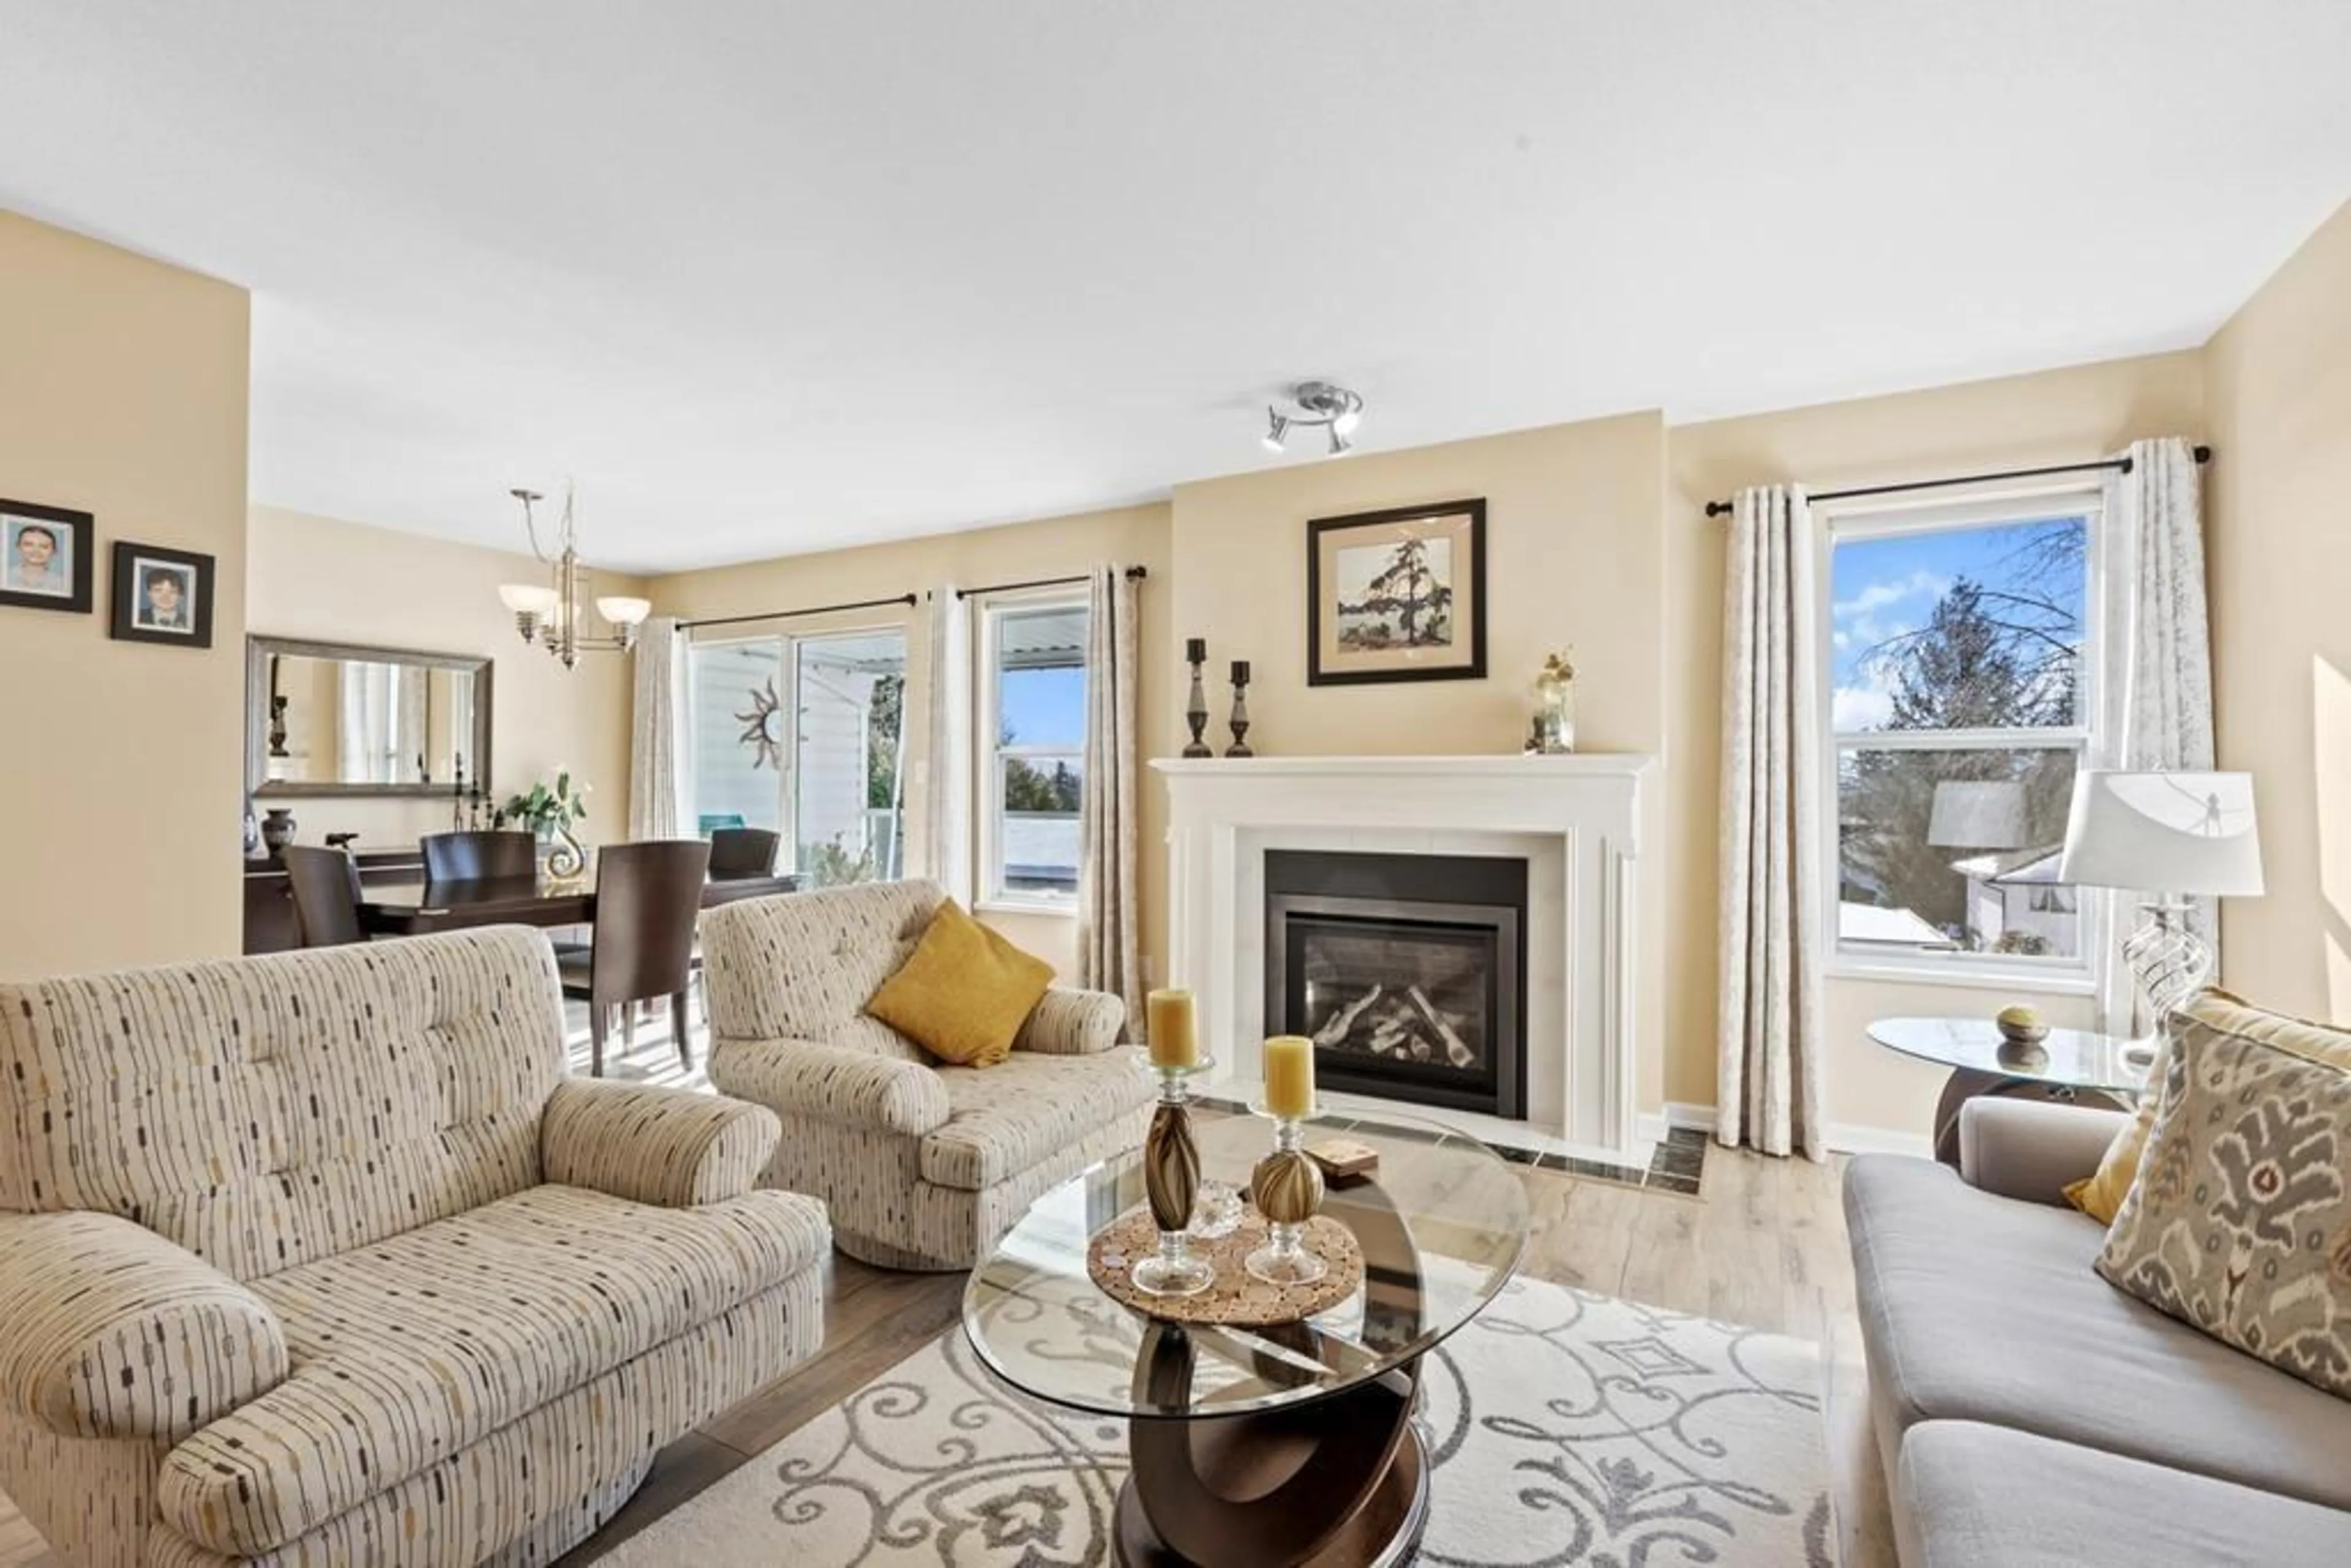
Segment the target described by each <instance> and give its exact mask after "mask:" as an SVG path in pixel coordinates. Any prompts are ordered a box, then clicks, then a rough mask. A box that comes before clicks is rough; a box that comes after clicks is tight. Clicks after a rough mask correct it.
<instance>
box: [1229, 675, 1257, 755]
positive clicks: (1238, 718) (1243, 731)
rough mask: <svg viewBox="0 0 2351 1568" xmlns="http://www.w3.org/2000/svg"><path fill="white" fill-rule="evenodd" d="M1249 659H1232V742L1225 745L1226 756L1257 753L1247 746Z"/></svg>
mask: <svg viewBox="0 0 2351 1568" xmlns="http://www.w3.org/2000/svg"><path fill="white" fill-rule="evenodd" d="M1232 725H1233V743H1232V744H1231V745H1230V746H1228V747H1225V755H1226V756H1227V757H1255V756H1256V755H1257V753H1256V752H1254V751H1251V750H1250V749H1249V661H1248V660H1247V659H1235V660H1234V661H1233V718H1232Z"/></svg>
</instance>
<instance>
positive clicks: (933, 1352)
mask: <svg viewBox="0 0 2351 1568" xmlns="http://www.w3.org/2000/svg"><path fill="white" fill-rule="evenodd" d="M1423 1371H1424V1373H1425V1376H1424V1379H1423V1385H1424V1388H1425V1391H1426V1392H1425V1397H1424V1400H1423V1404H1422V1408H1421V1411H1420V1414H1419V1416H1418V1419H1419V1421H1420V1422H1421V1436H1422V1439H1423V1441H1424V1442H1425V1443H1426V1447H1427V1450H1428V1454H1429V1456H1430V1458H1431V1459H1432V1461H1433V1462H1434V1467H1435V1468H1434V1473H1433V1476H1432V1479H1431V1483H1430V1506H1429V1517H1428V1525H1427V1529H1426V1532H1425V1533H1424V1535H1423V1536H1422V1540H1421V1544H1420V1550H1419V1552H1418V1554H1417V1556H1416V1558H1415V1559H1414V1560H1413V1561H1414V1562H1416V1563H1419V1564H1422V1565H1424V1568H1552V1565H1565V1564H1592V1565H1593V1568H1635V1565H1646V1568H1669V1565H1674V1564H1685V1563H1736V1564H1740V1565H1742V1568H1775V1565H1778V1564H1789V1565H1792V1568H1834V1553H1835V1545H1834V1543H1835V1541H1836V1531H1835V1529H1834V1522H1833V1520H1832V1516H1831V1507H1830V1500H1829V1468H1828V1458H1827V1453H1826V1448H1825V1435H1824V1430H1823V1421H1822V1416H1821V1396H1822V1391H1823V1366H1822V1362H1821V1356H1820V1352H1819V1350H1818V1349H1817V1348H1816V1347H1815V1346H1813V1345H1812V1344H1810V1343H1805V1342H1803V1341H1801V1340H1794V1339H1787V1338H1783V1337H1782V1336H1780V1335H1777V1334H1769V1333H1762V1332H1761V1331H1759V1330H1755V1329H1748V1328H1740V1327H1737V1326H1735V1325H1732V1324H1729V1323H1719V1322H1710V1321H1709V1320H1708V1319H1705V1318H1698V1317H1690V1316H1687V1315H1686V1314H1683V1313H1678V1312H1663V1311H1659V1310H1657V1309H1655V1308H1651V1307H1644V1306H1639V1305H1636V1304H1635V1303H1633V1302H1630V1301H1618V1300H1615V1299H1614V1298H1611V1297H1607V1296H1598V1295H1593V1294H1591V1293H1589V1292H1586V1291H1575V1290H1569V1289H1566V1288H1564V1287H1562V1286H1558V1285H1551V1284H1546V1283H1543V1282H1541V1281H1531V1280H1519V1281H1513V1282H1512V1283H1511V1284H1510V1287H1509V1288H1508V1289H1507V1290H1506V1291H1504V1292H1503V1293H1502V1294H1501V1295H1500V1296H1499V1297H1498V1298H1496V1299H1495V1301H1493V1302H1491V1303H1490V1304H1489V1306H1488V1307H1487V1308H1486V1310H1485V1311H1484V1312H1480V1313H1479V1315H1478V1316H1477V1317H1476V1318H1475V1319H1473V1320H1472V1321H1471V1322H1469V1323H1468V1325H1467V1326H1466V1327H1464V1328H1463V1329H1462V1330H1461V1331H1460V1332H1459V1333H1456V1334H1454V1335H1453V1337H1452V1338H1450V1339H1449V1340H1447V1342H1446V1343H1444V1345H1443V1346H1442V1347H1440V1348H1439V1349H1438V1350H1437V1352H1436V1353H1435V1354H1432V1355H1430V1356H1429V1357H1428V1358H1426V1361H1425V1362H1424V1363H1423ZM1125 1443H1126V1429H1125V1426H1124V1424H1123V1422H1121V1421H1118V1420H1114V1419H1108V1418H1103V1417H1100V1416H1085V1415H1082V1414H1080V1413H1077V1412H1073V1411H1069V1410H1063V1409H1059V1408H1055V1407H1052V1406H1045V1405H1042V1404H1040V1403H1038V1402H1036V1401H1033V1400H1029V1399H1028V1398H1026V1397H1024V1396H1020V1395H1019V1394H1016V1393H1014V1392H1013V1391H1012V1390H1011V1389H1009V1388H1008V1387H1007V1386H1006V1385H1004V1384H1003V1383H1002V1382H1000V1381H999V1380H998V1379H997V1378H996V1377H995V1376H994V1375H991V1374H990V1373H989V1372H988V1371H987V1368H986V1367H985V1366H983V1365H981V1364H979V1362H978V1360H977V1357H976V1356H975V1355H974V1354H973V1353H972V1350H971V1347H970V1345H969V1344H968V1343H966V1342H965V1341H964V1338H963V1335H962V1332H961V1331H960V1330H955V1331H951V1332H949V1333H946V1334H945V1335H942V1336H941V1337H940V1338H939V1339H937V1340H935V1341H934V1342H933V1343H931V1344H929V1345H927V1346H925V1348H924V1349H922V1350H920V1351H917V1352H916V1353H915V1354H913V1355H911V1356H909V1357H908V1358H907V1359H906V1360H904V1361H903V1362H901V1363H900V1364H898V1365H896V1366H895V1367H893V1368H892V1369H891V1370H890V1371H889V1372H887V1373H885V1374H883V1375H882V1376H880V1377H878V1378H876V1379H875V1380H874V1381H873V1382H872V1383H869V1384H867V1385H865V1386H864V1387H863V1388H862V1389H860V1390H858V1392H857V1393H856V1394H854V1395H852V1396H851V1397H850V1398H849V1399H848V1400H846V1401H844V1402H843V1403H842V1404H841V1405H840V1406H837V1407H836V1408H834V1409H833V1410H831V1411H830V1412H828V1413H827V1414H825V1415H824V1416H820V1417H819V1418H818V1419H816V1420H814V1421H811V1422H810V1423H809V1424H808V1425H807V1426H805V1427H801V1428H800V1429H799V1431H797V1432H795V1433H793V1434H792V1435H791V1436H790V1437H787V1438H785V1439H784V1440H783V1441H782V1442H780V1443H778V1444H777V1445H776V1446H775V1447H774V1448H770V1449H768V1451H767V1452H766V1453H764V1454H762V1455H760V1456H759V1457H758V1458H755V1459H753V1460H752V1461H751V1462H750V1463H748V1464H747V1465H745V1466H744V1467H742V1468H741V1469H737V1470H736V1471H735V1472H733V1473H732V1474H730V1475H728V1476H726V1478H724V1479H721V1480H720V1481H719V1482H717V1484H716V1485H715V1486H713V1487H711V1488H710V1489H709V1490H705V1491H704V1492H702V1493H701V1494H700V1495H698V1496H696V1497H695V1498H693V1499H691V1500H688V1501H686V1502H685V1503H684V1504H682V1505H680V1506H679V1507H678V1508H676V1509H674V1510H673V1511H671V1512H670V1513H668V1514H667V1515H665V1516H664V1517H663V1518H662V1519H660V1520H658V1521H654V1523H653V1524H652V1525H651V1526H649V1527H648V1528H647V1529H645V1530H644V1531H641V1532H640V1533H638V1534H637V1535H635V1536H633V1537H632V1538H631V1539H629V1540H627V1541H625V1542H621V1543H620V1544H619V1545H618V1546H616V1547H615V1548H614V1549H613V1551H612V1552H610V1553H609V1554H607V1555H606V1556H605V1557H604V1559H603V1561H605V1562H606V1563H622V1564H655V1563H696V1564H700V1565H703V1568H720V1565H724V1564H732V1563H793V1564H795V1565H798V1568H868V1565H873V1568H881V1565H887V1568H910V1565H912V1564H917V1563H921V1564H952V1565H955V1568H964V1565H967V1564H968V1565H971V1568H999V1565H1001V1568H1093V1565H1097V1564H1107V1563H1110V1562H1111V1561H1112V1549H1111V1537H1110V1526H1111V1515H1112V1510H1113V1504H1114V1502H1115V1500H1116V1499H1117V1496H1118V1489H1119V1486H1120V1483H1121V1482H1123V1480H1124V1479H1126V1448H1125Z"/></svg>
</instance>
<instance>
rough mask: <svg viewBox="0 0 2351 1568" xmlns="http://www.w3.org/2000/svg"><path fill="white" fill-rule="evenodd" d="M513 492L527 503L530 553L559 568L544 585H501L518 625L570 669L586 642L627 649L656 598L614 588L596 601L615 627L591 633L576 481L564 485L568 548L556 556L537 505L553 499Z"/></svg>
mask: <svg viewBox="0 0 2351 1568" xmlns="http://www.w3.org/2000/svg"><path fill="white" fill-rule="evenodd" d="M507 495H509V496H512V497H514V498H515V499H516V500H517V501H520V502H521V503H522V526H523V531H524V532H525V533H527V534H528V535H529V537H530V553H531V554H533V555H535V556H537V557H538V559H540V560H541V561H544V562H546V564H547V565H549V566H550V567H552V568H553V569H554V570H555V585H554V586H553V587H551V588H542V587H540V586H539V585H538V584H537V583H532V582H509V583H505V584H502V585H501V586H500V587H499V589H498V597H499V598H500V599H501V600H503V601H506V607H507V609H508V610H511V611H513V612H514V618H515V630H516V631H517V632H521V633H522V640H523V641H524V642H526V643H538V644H539V645H540V646H542V647H544V648H545V649H546V650H547V651H548V652H549V653H552V654H554V655H555V656H556V657H557V658H559V659H560V660H562V661H563V667H564V668H565V669H567V670H568V669H569V668H571V667H572V666H573V665H574V664H578V663H579V662H580V650H581V649H583V648H591V649H597V648H600V649H602V650H603V651H605V652H606V653H627V652H628V651H629V650H630V649H631V648H632V647H634V646H635V645H636V642H637V624H638V622H642V621H643V620H644V618H645V617H646V616H647V615H649V614H651V613H652V612H653V601H651V600H648V599H631V598H628V597H625V596H623V595H619V594H613V595H608V596H606V597H604V598H601V599H599V600H597V601H596V613H598V614H599V615H601V616H602V617H603V618H604V620H605V622H607V623H608V624H609V625H610V626H611V628H612V630H611V632H608V633H604V634H601V635H590V633H589V632H587V630H586V627H587V623H588V612H587V611H586V609H585V608H584V607H583V606H582V605H581V603H580V595H581V593H582V592H583V591H585V590H586V588H587V586H588V569H587V568H586V567H584V566H582V565H580V549H579V543H578V537H577V534H576V532H575V530H574V528H573V527H572V522H571V486H569V485H566V486H564V487H563V525H562V528H561V529H560V530H559V533H558V535H557V542H558V543H559V544H560V545H561V546H562V547H563V548H562V549H561V551H560V553H559V554H558V555H557V556H556V557H555V559H552V560H549V559H548V555H547V552H546V551H545V550H543V549H540V548H539V545H538V517H537V516H536V515H535V514H533V512H532V511H531V507H532V506H533V505H534V504H535V503H537V502H539V501H543V500H545V499H547V497H544V496H542V495H540V494H539V493H538V491H536V490H522V489H516V490H509V491H507Z"/></svg>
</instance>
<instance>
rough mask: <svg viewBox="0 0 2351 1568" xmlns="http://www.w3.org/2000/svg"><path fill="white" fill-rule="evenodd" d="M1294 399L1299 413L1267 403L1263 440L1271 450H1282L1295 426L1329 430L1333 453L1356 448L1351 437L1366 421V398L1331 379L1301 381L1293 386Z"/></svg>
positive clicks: (1268, 449) (1292, 395) (1338, 454)
mask: <svg viewBox="0 0 2351 1568" xmlns="http://www.w3.org/2000/svg"><path fill="white" fill-rule="evenodd" d="M1290 402H1294V403H1296V404H1297V405H1298V412H1297V413H1282V412H1281V411H1280V410H1279V409H1277V408H1275V407H1274V406H1273V405H1272V404H1271V403H1268V404H1267V405H1266V409H1265V435H1264V437H1263V440H1264V444H1265V449H1266V450H1267V451H1268V452H1280V450H1281V449H1282V444H1283V443H1284V442H1285V441H1287V440H1288V439H1289V436H1290V430H1291V429H1292V427H1296V428H1299V429H1302V430H1325V431H1328V432H1329V433H1330V437H1331V455H1332V456H1333V457H1337V456H1340V455H1343V454H1345V453H1347V452H1349V451H1351V450H1353V447H1354V442H1353V441H1352V440H1350V439H1349V437H1351V436H1353V434H1355V426H1357V425H1358V424H1361V423H1363V421H1364V400H1363V399H1362V398H1360V397H1358V396H1357V395H1355V394H1354V393H1353V392H1349V391H1348V390H1347V389H1346V388H1345V387H1343V386H1337V385H1334V384H1332V382H1299V383H1298V385H1297V386H1295V387H1294V388H1292V389H1291V390H1290Z"/></svg>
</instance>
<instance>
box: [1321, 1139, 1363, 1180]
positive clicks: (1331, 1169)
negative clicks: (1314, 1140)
mask: <svg viewBox="0 0 2351 1568" xmlns="http://www.w3.org/2000/svg"><path fill="white" fill-rule="evenodd" d="M1306 1157H1307V1158H1308V1159H1310V1160H1312V1161H1313V1162H1314V1163H1315V1164H1316V1165H1318V1166H1322V1175H1323V1176H1324V1177H1325V1178H1327V1179H1329V1180H1331V1181H1348V1180H1352V1179H1353V1178H1354V1177H1356V1176H1369V1175H1371V1174H1372V1173H1373V1172H1374V1171H1375V1170H1377V1169H1379V1168H1380V1152H1379V1151H1378V1150H1377V1149H1374V1147H1372V1146H1371V1145H1369V1144H1359V1143H1357V1142H1356V1141H1355V1140H1354V1139H1353V1138H1325V1139H1324V1140H1323V1141H1322V1142H1321V1143H1319V1144H1309V1145H1307V1146H1306Z"/></svg>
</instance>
